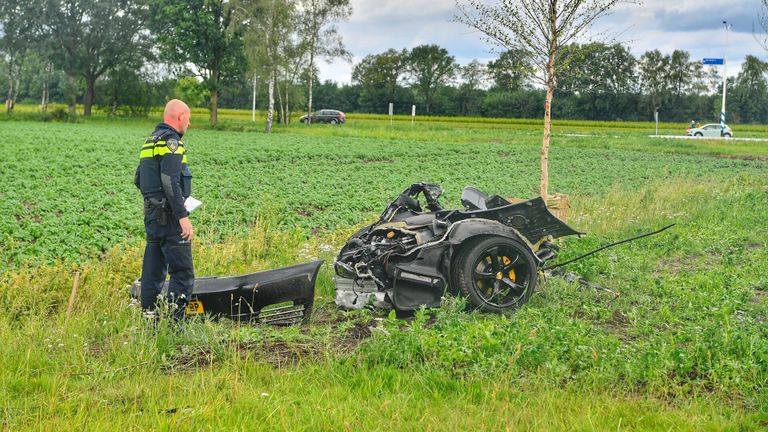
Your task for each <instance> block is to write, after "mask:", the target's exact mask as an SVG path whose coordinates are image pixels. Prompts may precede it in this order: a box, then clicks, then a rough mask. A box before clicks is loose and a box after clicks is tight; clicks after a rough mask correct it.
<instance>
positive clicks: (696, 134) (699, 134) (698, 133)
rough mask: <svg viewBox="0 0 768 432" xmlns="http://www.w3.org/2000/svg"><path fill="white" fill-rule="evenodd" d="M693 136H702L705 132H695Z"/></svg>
mask: <svg viewBox="0 0 768 432" xmlns="http://www.w3.org/2000/svg"><path fill="white" fill-rule="evenodd" d="M693 136H697V137H701V136H704V134H703V133H701V132H696V133H695V134H693Z"/></svg>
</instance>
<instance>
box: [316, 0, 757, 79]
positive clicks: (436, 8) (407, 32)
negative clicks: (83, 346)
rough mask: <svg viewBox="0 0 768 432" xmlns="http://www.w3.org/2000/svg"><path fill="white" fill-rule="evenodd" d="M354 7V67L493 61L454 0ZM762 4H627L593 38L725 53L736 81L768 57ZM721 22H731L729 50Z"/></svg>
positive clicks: (740, 0) (349, 42)
mask: <svg viewBox="0 0 768 432" xmlns="http://www.w3.org/2000/svg"><path fill="white" fill-rule="evenodd" d="M352 6H353V10H354V11H353V15H352V17H351V18H350V20H349V22H345V23H341V24H339V30H340V32H341V34H342V36H343V38H344V42H345V44H346V46H347V48H348V49H349V50H350V51H351V52H352V53H353V55H354V56H355V62H359V61H360V59H362V58H363V57H365V56H366V55H368V54H376V53H380V52H383V51H385V50H387V49H389V48H395V49H397V50H400V49H402V48H409V49H410V48H413V47H414V46H417V45H420V44H437V45H440V46H442V47H444V48H446V49H447V50H448V51H449V52H450V53H451V54H452V55H454V56H455V57H456V58H457V61H459V62H460V63H461V64H465V63H468V62H469V61H471V60H472V59H474V58H477V59H480V60H483V61H487V60H488V59H492V58H494V57H495V56H494V55H493V54H490V52H491V49H492V47H490V46H488V45H487V44H486V43H485V42H484V41H483V40H482V38H481V35H480V34H479V33H477V32H475V31H473V30H472V29H470V28H468V27H466V26H465V25H463V24H460V23H456V22H453V21H452V18H453V16H454V14H455V11H456V9H455V3H454V1H453V0H409V1H402V0H378V1H377V0H352ZM758 6H759V2H758V1H754V2H745V1H744V0H717V1H710V2H706V3H705V2H702V1H700V0H675V1H670V0H644V1H643V4H642V5H641V6H637V5H632V4H627V3H622V4H620V5H619V6H617V8H616V9H615V11H614V13H612V14H611V15H609V16H607V17H603V18H602V19H600V20H599V21H598V22H596V23H595V26H594V29H593V33H595V34H598V33H603V34H604V35H606V36H610V37H611V38H612V39H615V40H616V41H618V42H622V43H624V44H626V45H628V46H629V47H630V49H631V51H632V53H633V54H634V55H635V56H636V57H639V56H640V55H642V54H643V53H644V52H646V51H649V50H653V49H659V50H660V51H661V52H663V53H665V54H670V53H671V52H672V51H674V50H676V49H681V50H686V51H688V52H690V53H691V58H692V59H701V58H704V57H722V56H724V55H727V57H728V58H729V62H730V65H731V66H730V67H729V68H728V75H729V76H733V75H735V74H736V73H738V69H739V67H740V64H741V63H742V62H743V60H744V58H745V57H746V55H748V54H752V55H756V56H758V57H759V58H761V59H766V57H768V53H766V52H765V51H763V49H762V48H761V47H760V46H759V45H758V44H757V42H756V41H755V40H754V38H753V36H752V25H753V21H756V16H757V11H758ZM723 20H727V21H728V22H729V23H731V24H732V29H731V32H730V33H729V41H728V46H727V47H726V41H725V29H724V26H723V24H722V21H723ZM318 66H319V68H320V77H321V79H323V80H325V79H331V80H334V81H337V82H340V83H348V82H349V81H350V79H351V75H352V68H353V64H349V63H346V62H343V61H334V62H332V63H331V64H327V63H324V62H321V63H320V64H319V65H318Z"/></svg>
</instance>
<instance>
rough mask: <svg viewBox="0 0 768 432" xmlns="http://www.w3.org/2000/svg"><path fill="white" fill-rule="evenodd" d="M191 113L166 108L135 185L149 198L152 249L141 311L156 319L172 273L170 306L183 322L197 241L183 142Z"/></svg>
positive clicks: (183, 107)
mask: <svg viewBox="0 0 768 432" xmlns="http://www.w3.org/2000/svg"><path fill="white" fill-rule="evenodd" d="M190 114H191V113H190V110H189V107H188V106H187V104H185V103H184V102H182V101H180V100H178V99H173V100H171V101H170V102H168V103H167V104H166V105H165V111H164V113H163V122H162V123H160V124H158V125H157V126H156V127H155V131H154V132H152V135H150V137H149V138H148V139H147V141H146V142H145V143H144V145H143V146H142V147H141V154H140V157H139V166H138V168H136V175H135V176H134V183H135V184H136V187H138V188H139V189H140V190H141V194H142V195H143V196H144V229H145V231H146V235H147V245H146V248H145V249H144V263H143V265H142V270H141V307H142V309H143V310H144V311H145V312H146V313H147V315H148V316H150V317H151V316H154V311H155V306H156V302H157V299H158V297H159V295H160V291H161V289H162V288H163V285H164V283H165V275H166V273H170V276H171V277H170V282H169V284H168V303H169V305H170V306H171V308H172V309H173V313H174V315H175V316H176V317H183V316H184V310H185V308H186V305H187V302H188V301H189V298H190V296H191V295H192V287H193V285H194V282H195V273H194V269H193V267H192V244H191V243H190V241H191V240H192V237H193V235H194V231H193V229H192V223H191V222H190V221H189V213H188V212H187V210H186V209H185V208H184V201H185V200H186V198H187V197H189V195H190V194H191V192H192V190H191V189H192V174H191V173H190V171H189V167H188V166H187V154H186V153H187V151H186V148H185V146H184V142H183V141H182V140H181V138H182V136H183V135H184V133H185V132H186V131H187V128H188V127H189V117H190Z"/></svg>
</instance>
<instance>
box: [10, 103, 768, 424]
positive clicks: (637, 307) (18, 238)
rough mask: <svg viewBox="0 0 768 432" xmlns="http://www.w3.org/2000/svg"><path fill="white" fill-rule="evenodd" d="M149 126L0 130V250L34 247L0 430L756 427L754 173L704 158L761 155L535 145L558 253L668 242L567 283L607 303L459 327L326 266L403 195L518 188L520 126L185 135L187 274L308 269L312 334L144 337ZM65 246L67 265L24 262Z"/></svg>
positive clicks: (527, 165) (544, 309) (651, 145)
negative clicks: (335, 275) (432, 185)
mask: <svg viewBox="0 0 768 432" xmlns="http://www.w3.org/2000/svg"><path fill="white" fill-rule="evenodd" d="M16 114H19V115H20V114H23V113H16ZM222 114H223V115H228V114H231V115H232V116H235V117H236V116H237V115H238V113H234V112H233V113H227V112H224V113H222ZM17 120H18V119H17ZM231 121H232V122H233V123H231V124H230V126H232V127H235V126H236V127H243V125H244V124H246V125H247V123H242V122H241V123H238V122H237V121H236V120H231ZM465 121H466V119H465ZM144 123H146V121H142V122H137V121H129V120H113V121H111V122H109V123H107V122H104V121H102V122H101V123H100V122H99V121H98V119H94V120H92V121H89V122H86V123H80V124H61V123H30V122H23V121H14V122H4V123H3V131H4V133H5V137H7V139H6V140H5V141H3V142H2V144H0V151H2V152H3V154H6V155H10V157H8V158H7V159H6V160H5V161H4V164H3V165H2V166H0V181H2V182H3V186H4V187H3V188H0V233H2V235H4V236H5V237H3V238H2V239H0V255H2V256H3V257H5V258H4V259H6V260H7V259H9V258H11V259H12V258H19V259H21V257H22V256H23V255H24V254H25V253H26V254H29V256H26V258H25V259H23V261H26V265H14V266H13V267H12V268H6V270H5V271H4V272H3V273H2V274H1V275H0V304H2V306H3V307H2V308H1V309H0V334H3V335H5V339H4V342H3V344H0V382H2V384H3V385H2V386H0V419H2V420H0V421H2V424H3V425H4V426H6V427H7V428H9V429H11V430H19V429H31V428H39V429H57V430H72V429H83V428H93V429H126V430H128V429H131V428H134V429H135V428H140V429H164V428H165V429H174V430H176V429H180V430H185V429H191V430H197V429H204V428H211V429H226V430H237V429H244V428H245V429H247V428H251V427H252V426H253V424H254V422H257V424H258V425H259V426H258V427H259V428H262V429H267V430H337V429H340V428H341V429H343V428H349V429H350V430H377V429H380V428H381V424H383V423H385V424H386V425H387V427H388V428H399V429H418V430H428V429H430V428H431V429H433V430H478V429H482V428H483V427H485V428H488V429H493V430H503V429H506V428H510V429H513V428H517V429H525V430H546V431H548V430H572V429H581V430H616V429H635V430H669V429H672V430H690V431H699V430H761V429H762V428H764V426H765V424H766V421H768V415H767V414H766V413H768V405H766V401H765V397H764V395H765V392H766V390H768V345H766V341H768V327H766V325H765V319H766V317H767V316H768V295H766V293H767V292H768V291H766V289H767V288H768V279H766V277H765V275H764V273H765V272H764V268H765V265H766V262H768V244H766V242H765V239H766V238H768V215H767V214H766V212H765V203H766V202H767V201H768V184H766V179H765V176H763V175H760V174H761V173H762V172H763V171H764V170H765V166H764V165H765V161H761V160H744V159H738V158H733V159H731V158H716V157H713V156H716V155H720V154H721V153H723V152H725V154H731V155H734V156H737V157H742V158H745V157H753V158H754V157H755V156H761V157H764V156H766V150H765V148H764V145H763V144H762V143H758V144H759V145H754V144H751V143H747V144H740V143H735V142H733V143H727V146H726V145H722V144H718V143H708V142H694V143H689V142H685V143H678V142H672V143H667V142H663V141H652V140H650V139H648V138H645V137H643V136H642V135H640V134H635V135H633V134H631V133H621V132H615V131H614V132H612V133H611V134H610V135H614V134H618V136H619V138H609V137H608V136H602V137H601V136H592V137H587V138H579V137H567V136H562V135H555V137H556V139H557V140H558V152H555V153H553V155H552V156H553V165H555V169H554V170H553V180H554V181H555V183H556V184H557V185H558V188H557V189H558V190H559V191H565V192H568V193H570V194H571V203H572V205H573V207H572V208H571V219H570V224H571V225H573V226H575V227H577V228H579V229H581V230H584V231H586V232H588V233H589V234H588V236H586V237H583V238H571V239H568V240H567V241H565V242H562V251H561V256H560V258H559V260H566V259H569V258H573V257H576V256H578V255H581V254H583V253H585V252H587V251H589V250H591V249H594V248H596V247H598V246H600V245H603V244H606V243H609V242H611V241H615V240H618V239H621V238H626V237H629V236H633V235H636V234H638V233H640V232H647V231H649V230H650V229H652V228H655V227H659V226H661V225H663V224H666V223H668V222H670V221H674V222H677V226H676V227H674V228H673V229H672V230H669V231H666V232H665V233H663V234H661V235H659V236H655V237H651V238H646V239H643V240H640V241H637V242H633V243H629V244H625V245H621V246H619V247H616V248H613V249H610V250H608V251H604V252H602V253H600V254H598V255H594V256H591V257H589V258H587V259H584V260H582V261H579V262H576V263H574V264H573V265H570V266H568V267H567V268H568V270H570V271H575V272H578V273H579V274H581V275H583V276H585V277H586V278H588V279H589V281H590V282H592V283H594V284H596V285H599V286H601V287H604V288H606V289H607V290H603V289H595V288H593V287H585V286H582V285H580V284H578V283H569V282H566V281H565V280H563V279H561V278H557V277H551V278H547V279H545V280H544V282H543V283H542V284H541V286H540V287H539V290H538V291H537V292H536V293H535V294H534V296H533V297H532V299H531V302H530V303H528V304H527V305H525V306H524V307H522V308H521V309H520V310H518V311H516V312H515V313H513V314H509V315H504V316H499V315H488V314H480V313H476V312H466V311H465V307H466V302H464V301H463V300H462V299H456V298H450V297H449V298H446V300H445V301H444V305H443V307H442V308H441V309H439V310H433V311H429V310H422V311H419V312H417V314H416V317H415V318H414V319H413V320H411V321H401V320H397V319H395V317H394V316H390V317H385V316H381V315H377V314H375V313H372V312H369V311H359V312H341V311H337V310H336V309H335V307H334V306H333V305H332V303H331V297H332V296H333V281H332V278H331V277H332V268H331V266H330V264H329V263H330V262H331V261H332V259H333V257H334V254H335V252H336V251H337V250H338V248H339V247H340V246H341V245H342V244H343V242H344V241H345V240H346V239H347V238H348V236H349V235H350V234H351V233H352V232H353V231H354V230H355V226H358V225H359V224H360V223H363V222H364V221H365V219H366V218H371V217H375V216H376V214H377V212H378V211H379V210H380V209H381V206H382V205H383V203H385V202H386V201H387V200H389V199H390V198H391V197H393V196H394V195H395V194H397V193H398V192H399V191H400V189H401V188H402V187H404V185H405V184H407V183H408V182H411V181H416V180H434V181H440V182H443V185H444V186H445V187H446V203H447V204H449V205H456V204H457V202H456V201H457V198H458V193H459V188H460V187H461V186H463V185H464V184H465V183H471V184H474V185H476V186H479V187H481V188H484V189H486V190H488V191H493V192H498V193H502V194H509V195H516V196H528V195H529V194H528V193H527V191H528V190H530V187H529V186H528V185H527V184H526V178H527V177H530V174H528V173H529V172H530V171H535V167H534V165H535V164H534V161H535V160H536V149H537V144H538V140H539V138H540V136H539V135H538V134H537V133H531V134H529V133H528V131H527V129H525V127H527V125H525V124H524V123H520V124H510V123H509V121H507V123H486V124H482V123H478V124H475V125H471V124H470V123H448V122H435V123H432V124H428V125H421V126H420V125H416V126H414V127H413V128H412V127H411V126H410V125H409V124H408V125H407V126H406V125H403V124H401V125H396V126H395V128H394V129H390V128H389V127H388V126H385V125H384V124H382V123H384V122H383V121H381V119H377V118H371V119H369V120H364V119H357V120H353V119H350V123H349V124H347V125H345V127H343V128H342V127H336V128H331V127H328V128H320V127H315V128H305V127H296V128H284V129H278V131H279V132H281V133H278V134H276V135H273V136H264V135H262V134H258V135H256V134H254V135H251V134H245V133H234V132H222V131H215V130H200V129H196V130H191V131H190V132H189V134H188V137H187V142H188V144H189V146H190V165H191V167H192V169H193V173H194V175H195V186H194V190H195V191H196V192H195V195H196V196H197V197H199V198H201V199H202V201H203V202H204V203H205V204H204V206H203V208H202V209H200V210H199V212H200V213H195V214H193V219H195V224H196V228H197V229H198V232H199V237H198V238H197V240H195V245H194V248H195V267H196V272H197V274H198V275H201V276H202V275H223V274H239V273H246V272H251V271H258V270H262V269H267V268H275V267H279V266H283V265H288V264H291V263H295V262H297V261H306V260H309V259H313V258H320V259H325V260H326V265H324V266H323V267H322V269H321V273H320V275H319V277H318V283H317V299H316V302H315V305H316V310H315V314H314V315H313V316H314V318H313V323H312V324H311V325H310V326H307V327H291V328H286V329H280V328H269V327H261V326H246V325H239V324H238V323H235V322H231V321H229V320H220V321H213V320H207V319H195V320H192V321H190V322H188V323H184V324H183V325H177V324H175V323H173V322H172V321H170V320H162V321H160V323H158V325H156V326H153V325H148V324H147V323H145V322H143V321H142V319H141V317H140V315H139V313H138V311H137V310H136V308H135V306H130V305H129V301H128V299H127V296H126V291H125V288H124V287H125V286H126V285H128V284H130V283H132V282H133V281H134V280H135V278H136V277H137V276H138V275H139V273H140V271H141V256H142V244H141V240H140V235H141V227H140V213H139V211H140V210H139V205H138V202H139V198H138V192H137V191H135V190H134V189H133V186H132V185H131V183H130V176H131V174H132V170H133V168H135V163H136V150H137V148H138V146H140V143H141V138H142V137H143V136H144V135H145V134H146V132H147V127H148V126H149V127H151V125H146V124H144ZM107 125H108V128H109V129H108V130H109V131H110V134H109V136H106V134H104V130H105V128H106V127H107ZM596 125H597V126H594V129H593V130H597V131H600V130H602V129H600V124H599V123H596ZM629 126H631V125H627V127H629ZM532 127H536V129H535V130H538V126H536V125H533V126H532ZM568 127H574V126H568ZM580 127H584V128H587V126H580ZM630 130H631V129H630ZM41 132H42V133H41ZM512 134H514V136H515V137H516V141H515V143H510V142H509V136H510V135H512ZM501 139H504V140H505V141H504V143H502V142H492V141H495V140H501ZM49 140H50V141H49ZM8 141H10V144H9V143H8ZM750 145H751V147H750ZM3 146H5V147H3ZM718 146H719V147H718ZM52 148H55V151H51V149H52ZM414 149H418V152H417V153H418V155H417V156H415V155H414V153H415V152H414ZM728 152H731V153H728ZM739 152H741V153H739ZM739 154H741V156H739ZM427 155H428V157H427ZM427 159H428V160H429V163H425V160H427ZM414 173H417V174H418V178H414V177H413V175H414ZM510 173H514V175H510ZM558 173H561V174H558ZM6 186H8V187H6ZM534 187H535V182H534ZM336 227H339V228H336ZM94 239H96V241H97V242H95V243H92V241H93V240H94ZM75 247H76V248H77V249H76V250H77V252H73V250H74V248H75ZM68 256H70V257H80V258H81V260H80V262H79V263H76V262H72V261H69V260H57V261H55V262H53V263H50V264H46V263H45V262H31V261H30V257H35V259H36V260H39V261H44V260H42V259H40V258H42V257H48V258H64V257H68ZM76 273H79V279H78V280H79V284H78V286H77V292H76V295H75V297H74V303H73V307H72V311H71V314H70V317H69V319H67V318H66V315H67V312H66V310H67V308H68V306H67V304H68V301H69V297H70V293H71V289H72V285H73V278H74V275H75V274H76Z"/></svg>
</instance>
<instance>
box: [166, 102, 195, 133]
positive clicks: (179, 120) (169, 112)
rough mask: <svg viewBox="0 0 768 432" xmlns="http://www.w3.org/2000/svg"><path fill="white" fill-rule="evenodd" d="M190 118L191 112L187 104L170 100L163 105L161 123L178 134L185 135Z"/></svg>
mask: <svg viewBox="0 0 768 432" xmlns="http://www.w3.org/2000/svg"><path fill="white" fill-rule="evenodd" d="M190 116H191V112H190V110H189V107H188V106H187V104H185V103H184V102H182V101H180V100H178V99H171V100H170V101H168V103H167V104H165V111H163V122H165V123H166V124H167V125H169V126H171V127H173V128H174V129H176V130H177V131H178V132H181V133H185V132H186V131H187V128H188V127H189V118H190Z"/></svg>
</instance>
